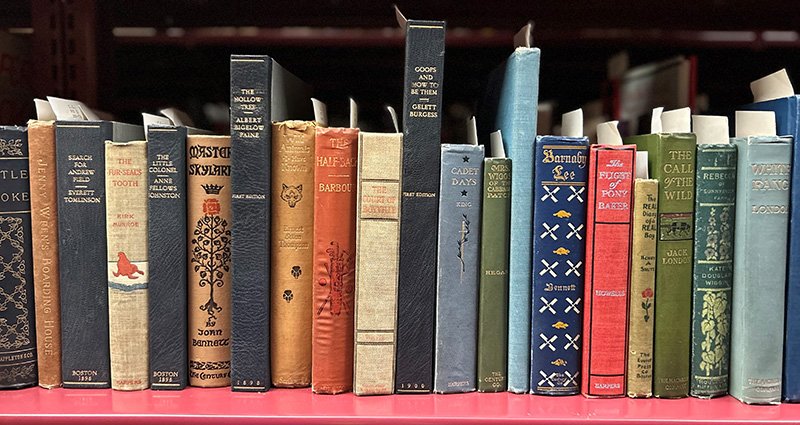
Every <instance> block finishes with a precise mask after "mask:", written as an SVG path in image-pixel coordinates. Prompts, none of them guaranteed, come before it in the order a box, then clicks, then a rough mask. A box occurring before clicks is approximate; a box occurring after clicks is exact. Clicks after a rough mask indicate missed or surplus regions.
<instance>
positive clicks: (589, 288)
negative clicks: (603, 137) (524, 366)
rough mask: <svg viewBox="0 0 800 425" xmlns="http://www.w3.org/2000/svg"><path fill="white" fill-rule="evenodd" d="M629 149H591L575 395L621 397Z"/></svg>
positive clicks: (631, 165)
mask: <svg viewBox="0 0 800 425" xmlns="http://www.w3.org/2000/svg"><path fill="white" fill-rule="evenodd" d="M635 156H636V149H635V147H634V146H621V147H618V148H612V147H607V146H599V145H593V146H592V148H591V152H590V160H589V177H588V195H587V217H586V280H585V284H584V285H585V287H584V297H583V298H584V300H586V301H585V304H584V315H583V362H582V363H583V369H582V371H581V373H582V374H583V375H582V379H581V392H582V393H583V394H584V395H586V396H587V397H620V396H623V395H625V372H626V367H625V355H626V347H625V344H626V341H627V335H626V333H627V327H626V326H625V325H626V324H627V311H628V285H629V283H630V282H629V279H630V275H629V274H628V271H629V270H630V240H631V219H632V209H631V202H632V201H633V197H632V190H633V170H634V158H635Z"/></svg>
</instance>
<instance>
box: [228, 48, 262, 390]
mask: <svg viewBox="0 0 800 425" xmlns="http://www.w3.org/2000/svg"><path fill="white" fill-rule="evenodd" d="M230 65H231V80H230V91H231V93H230V94H231V164H232V167H231V192H232V194H231V212H232V217H233V222H232V225H233V227H232V233H231V235H232V237H233V245H232V249H231V253H232V255H233V259H232V260H233V262H234V263H235V264H236V267H234V268H233V270H232V271H231V281H232V294H231V298H232V307H233V308H232V329H231V335H232V344H231V389H232V390H233V391H266V390H267V389H268V388H269V385H270V383H271V380H270V373H269V366H270V364H269V351H270V350H269V306H270V303H269V302H268V300H269V294H270V274H269V273H270V265H269V262H270V196H269V194H270V176H271V172H270V166H271V163H272V161H271V158H270V156H271V154H272V148H271V144H272V119H271V112H272V109H271V104H270V101H271V96H272V87H271V84H272V59H271V58H270V57H269V56H238V55H233V56H231V62H230Z"/></svg>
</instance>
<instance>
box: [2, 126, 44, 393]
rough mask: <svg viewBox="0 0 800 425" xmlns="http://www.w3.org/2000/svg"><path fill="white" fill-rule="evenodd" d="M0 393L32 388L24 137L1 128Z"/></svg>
mask: <svg viewBox="0 0 800 425" xmlns="http://www.w3.org/2000/svg"><path fill="white" fill-rule="evenodd" d="M0 164H2V166H0V170H2V171H0V192H2V196H0V208H1V209H0V211H2V212H0V263H2V267H3V273H2V274H1V275H0V388H22V387H27V386H30V385H36V383H37V382H38V378H37V376H36V358H37V355H36V331H35V329H36V322H35V318H34V310H35V306H34V287H33V267H32V262H33V259H32V256H31V251H32V248H33V247H32V245H31V204H30V195H29V193H30V189H29V184H30V178H29V176H30V173H29V168H28V132H27V129H26V128H25V127H6V126H2V127H0Z"/></svg>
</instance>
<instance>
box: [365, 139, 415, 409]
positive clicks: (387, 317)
mask: <svg viewBox="0 0 800 425" xmlns="http://www.w3.org/2000/svg"><path fill="white" fill-rule="evenodd" d="M358 156H359V157H358V166H359V169H358V206H357V208H356V301H355V354H354V356H355V362H354V367H353V392H355V394H356V395H374V394H392V393H393V392H394V354H395V341H396V335H397V328H396V319H397V281H398V278H397V277H398V264H399V261H400V257H399V255H400V191H401V187H400V186H401V184H400V177H401V175H402V165H403V134H402V133H364V132H362V133H359V137H358Z"/></svg>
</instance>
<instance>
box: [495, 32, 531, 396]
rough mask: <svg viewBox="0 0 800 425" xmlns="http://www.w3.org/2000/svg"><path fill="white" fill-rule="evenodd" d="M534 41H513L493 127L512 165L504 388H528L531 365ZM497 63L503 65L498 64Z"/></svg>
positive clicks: (519, 389)
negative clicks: (515, 45)
mask: <svg viewBox="0 0 800 425" xmlns="http://www.w3.org/2000/svg"><path fill="white" fill-rule="evenodd" d="M540 57H541V52H540V50H539V49H538V48H535V47H518V48H516V49H515V50H514V53H512V54H511V56H510V57H509V58H508V60H507V61H506V63H505V68H504V70H502V71H498V72H502V76H503V83H502V88H501V89H500V97H499V100H498V108H497V115H496V121H495V124H496V128H498V129H500V131H501V132H502V134H503V144H504V147H505V150H506V154H507V156H508V158H511V161H512V163H513V164H514V167H512V169H511V199H513V200H514V202H512V203H511V238H510V253H509V258H510V262H509V268H508V292H509V296H508V390H509V391H511V392H514V393H525V392H528V391H529V389H530V387H529V385H528V384H529V381H530V370H531V351H530V348H531V338H530V335H531V279H532V270H533V267H532V265H533V262H532V260H531V259H532V258H533V257H532V249H533V237H532V235H533V184H532V181H533V145H534V140H535V139H536V114H537V112H538V102H539V60H540ZM501 69H502V68H501Z"/></svg>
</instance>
